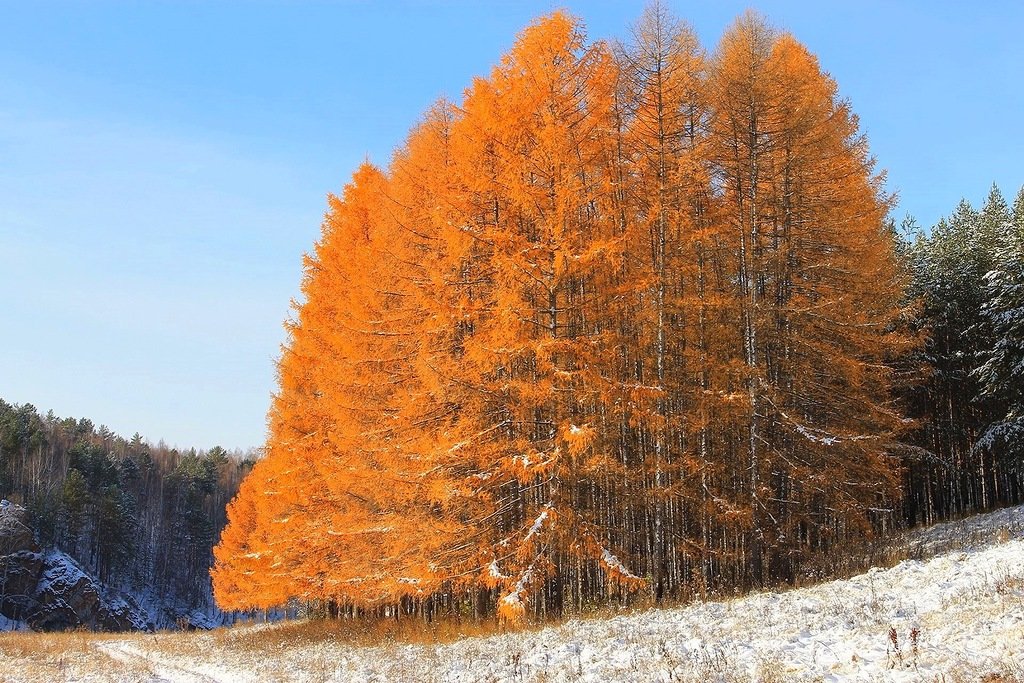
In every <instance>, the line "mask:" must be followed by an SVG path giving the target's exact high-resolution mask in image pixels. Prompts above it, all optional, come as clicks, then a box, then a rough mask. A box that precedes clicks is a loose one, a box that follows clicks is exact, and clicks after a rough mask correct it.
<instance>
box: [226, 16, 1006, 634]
mask: <svg viewBox="0 0 1024 683" xmlns="http://www.w3.org/2000/svg"><path fill="white" fill-rule="evenodd" d="M891 204H892V199H891V198H890V197H888V196H886V195H885V194H884V192H883V191H882V178H881V176H880V175H879V174H878V173H877V172H876V171H875V167H874V160H873V159H872V157H871V156H870V152H869V150H868V146H867V142H866V140H865V138H864V137H863V135H862V134H861V133H860V132H859V130H858V126H857V119H856V116H855V115H854V114H853V112H852V111H851V109H850V106H849V104H848V103H847V102H846V101H844V100H842V99H841V98H840V97H839V96H838V90H837V86H836V84H835V82H834V81H833V80H832V79H831V78H830V77H829V76H828V75H827V74H826V73H825V72H823V71H822V69H821V67H820V65H819V64H818V62H817V59H816V58H815V57H814V56H813V55H812V54H810V53H809V52H808V51H807V49H806V48H805V47H803V46H802V45H801V44H800V43H799V42H797V41H796V40H795V39H794V38H793V37H792V36H791V35H789V34H786V33H783V32H779V31H777V30H775V29H773V28H772V27H771V26H770V25H768V24H767V23H766V22H765V21H764V20H763V19H762V18H760V17H759V16H757V15H756V14H752V13H751V14H746V15H744V16H742V17H741V18H740V19H738V20H737V21H736V23H735V24H734V25H733V26H732V28H730V29H729V30H728V31H727V32H726V34H725V35H724V36H723V37H722V39H721V41H720V43H719V45H718V46H717V48H716V49H715V50H714V51H707V50H705V49H704V48H703V47H702V46H701V45H700V43H699V41H698V40H697V38H696V35H695V34H694V32H693V30H692V29H691V28H690V27H689V26H688V25H687V24H685V23H684V22H681V21H678V20H676V19H675V18H673V17H672V16H670V15H669V14H668V13H667V12H666V11H665V10H664V8H663V7H661V6H659V5H655V6H652V7H651V8H650V9H648V10H647V11H646V12H645V14H644V15H643V17H642V18H641V20H640V21H639V23H638V24H637V26H636V27H635V29H634V30H633V32H632V39H631V40H630V41H629V42H628V43H624V44H616V45H611V44H608V43H604V42H589V41H588V40H587V39H586V36H585V33H584V29H583V26H582V24H581V22H580V21H578V20H577V19H575V18H573V17H571V16H568V15H567V14H565V13H560V12H559V13H554V14H552V15H550V16H547V17H544V18H542V19H540V20H538V21H537V22H536V23H534V24H533V25H531V26H530V27H528V28H527V29H526V30H524V31H523V32H522V33H521V34H520V36H519V38H518V40H517V41H516V43H515V45H514V46H513V47H512V49H511V50H510V51H509V52H508V54H506V55H505V56H504V57H503V58H502V59H501V61H500V63H499V64H498V65H497V66H496V67H495V68H494V69H493V70H492V72H491V73H490V75H489V76H487V77H480V78H477V79H475V80H474V81H473V83H472V85H471V86H470V87H469V88H468V89H467V91H466V93H465V96H464V98H463V99H462V101H461V102H457V103H456V102H449V101H441V102H438V103H437V104H436V105H435V106H434V107H433V108H431V109H430V110H429V111H428V112H427V113H426V115H425V116H424V118H423V120H422V121H421V123H420V124H419V125H417V126H416V127H415V128H414V129H413V130H412V131H411V133H410V135H409V137H408V139H407V140H406V142H405V143H404V144H403V145H402V146H401V147H400V148H399V149H398V150H397V151H396V152H395V154H394V156H393V158H392V160H391V163H390V165H389V166H388V167H387V168H383V169H381V168H377V167H374V166H372V165H370V164H369V163H367V164H364V165H363V166H362V167H360V168H359V169H358V171H357V172H356V173H355V174H354V176H353V180H352V182H351V183H350V184H349V185H347V186H346V187H345V190H344V192H343V193H342V195H341V196H340V197H333V196H332V197H330V199H329V210H328V212H327V214H326V216H325V219H324V223H323V234H322V237H321V239H320V240H319V241H318V242H317V244H316V246H315V249H314V251H313V253H311V254H310V255H308V256H307V258H306V260H305V268H304V278H303V284H302V291H303V295H304V300H303V302H302V303H301V304H299V305H297V307H296V316H295V318H294V320H292V321H290V322H289V323H288V324H287V329H288V333H289V338H288V342H287V344H286V345H285V347H284V350H283V355H282V357H281V359H280V364H279V390H278V392H277V394H276V395H275V397H274V399H273V403H272V406H271V410H270V417H269V423H270V438H269V440H268V443H267V449H266V457H265V458H264V459H262V460H261V461H260V462H258V463H257V464H256V466H255V468H254V470H253V472H252V473H251V474H250V475H249V476H248V477H247V478H246V479H245V480H244V481H243V482H242V485H241V487H240V489H239V494H238V496H237V497H236V498H235V499H234V501H233V502H232V503H231V505H230V507H229V510H228V517H229V522H228V525H227V527H226V528H225V531H224V533H223V535H222V537H221V541H220V543H219V545H218V547H217V548H216V549H215V559H216V561H215V565H214V569H213V578H214V590H215V594H216V598H217V600H218V602H219V603H220V604H221V605H223V606H225V607H227V608H251V607H268V606H272V605H280V604H283V603H286V602H288V601H301V602H304V603H310V604H318V605H322V606H324V607H325V608H326V609H328V610H329V611H331V612H333V613H340V612H346V613H353V614H355V613H359V614H367V613H371V614H373V613H377V614H379V613H382V611H384V612H388V613H422V614H425V615H431V614H436V613H456V614H462V613H470V614H474V615H476V616H486V615H493V614H495V613H497V614H498V615H499V616H500V617H502V618H508V619H518V618H522V617H524V616H526V615H527V614H530V615H534V616H537V617H543V616H545V615H548V614H557V613H562V612H565V611H578V610H580V609H582V608H583V607H585V606H586V605H587V604H591V603H593V602H600V601H608V600H620V599H626V598H627V597H628V596H629V595H630V594H631V593H634V592H636V591H646V592H647V593H648V594H650V595H652V596H653V597H654V599H656V600H662V599H666V598H678V597H685V596H686V595H689V594H690V592H692V591H693V590H695V589H697V588H700V589H701V590H706V589H707V588H708V587H719V588H724V587H729V588H732V587H749V586H759V585H765V584H768V583H771V582H775V581H779V580H786V579H787V578H792V577H793V576H795V575H796V574H797V572H799V570H800V567H801V566H803V565H804V564H805V563H806V562H807V560H808V559H809V558H811V557H812V556H814V555H815V554H817V553H821V552H829V551H833V550H835V549H837V548H841V547H842V546H843V544H844V543H847V542H848V541H849V540H851V539H856V538H862V537H864V536H870V535H873V534H879V533H884V532H886V531H887V530H888V529H890V528H892V527H894V526H899V525H900V524H902V521H903V518H904V516H905V510H904V508H906V510H907V511H910V510H913V511H914V512H912V513H910V514H918V513H919V511H920V508H919V507H914V506H915V505H917V506H920V505H924V506H925V508H926V509H927V511H928V512H927V514H928V515H931V516H936V515H942V514H952V513H953V512H954V511H955V510H958V509H959V510H962V509H967V507H966V506H967V505H968V504H974V503H977V504H981V503H982V502H984V501H988V502H989V503H992V502H995V501H996V500H997V498H994V497H989V498H983V499H974V498H972V499H970V502H968V500H967V499H963V500H961V499H959V498H956V500H957V501H958V502H957V503H955V504H954V503H953V500H954V498H955V496H953V489H954V488H955V486H954V485H953V484H951V483H950V481H948V480H950V479H955V478H956V477H962V478H966V479H973V478H974V477H975V476H979V475H978V473H976V472H975V471H973V470H970V469H969V467H967V468H965V469H964V470H962V471H963V472H964V473H963V474H961V473H960V472H961V471H960V470H957V474H950V472H949V471H946V470H941V471H940V468H942V467H943V466H944V463H945V459H946V458H947V455H948V453H946V452H943V453H941V454H938V455H935V456H934V457H933V456H932V454H935V453H937V451H935V449H934V448H930V449H929V448H927V447H925V446H922V445H920V444H918V443H916V442H915V439H920V440H921V441H924V440H925V436H924V434H926V433H929V434H930V432H928V430H929V427H928V426H927V424H926V423H927V420H928V419H929V417H930V414H931V413H930V412H929V411H932V410H933V409H934V408H935V404H934V403H931V402H932V401H933V399H934V398H935V392H934V391H933V390H932V387H931V385H930V384H929V383H930V382H935V381H937V377H936V376H935V375H927V376H926V374H925V373H924V372H922V369H923V367H924V365H925V364H927V363H929V362H931V358H930V356H929V355H928V354H929V353H930V352H931V349H932V347H931V346H929V344H928V343H924V342H923V341H922V340H923V339H925V338H930V337H929V335H931V334H932V332H931V331H930V330H931V328H930V327H929V323H928V322H927V321H924V318H923V317H922V316H927V315H929V312H928V309H927V307H924V308H923V309H922V308H920V307H919V306H918V304H917V301H918V300H919V297H915V296H911V295H908V294H907V292H908V287H910V288H911V290H913V287H919V286H922V285H921V282H919V281H918V280H915V278H918V277H920V276H922V273H923V271H922V270H920V268H924V267H925V266H924V263H925V261H926V260H927V259H926V258H925V257H924V256H923V254H924V253H925V252H927V251H928V250H929V249H930V246H929V245H930V244H931V242H929V241H928V240H926V239H925V238H922V239H921V240H920V241H919V242H915V243H914V244H913V245H910V244H908V243H906V242H905V241H904V240H902V239H901V238H900V236H899V234H898V232H897V231H896V230H895V229H894V227H893V226H892V225H891V222H890V221H889V220H888V218H887V216H888V212H889V209H890V208H891ZM912 254H913V255H917V256H920V258H919V259H918V260H919V261H920V268H918V265H917V264H918V261H914V260H913V259H912V258H911V255H912ZM917 256H915V257H914V258H917ZM911 264H914V265H913V267H911ZM912 280H913V281H914V283H915V284H914V285H913V286H911V281H912ZM993 282H994V280H993ZM987 286H988V285H986V287H987ZM993 286H994V285H993ZM986 291H987V290H986ZM993 315H994V314H993ZM1001 324H1002V323H1001ZM922 344H923V345H922ZM1002 362H1003V361H998V363H1002ZM993 363H996V361H993ZM986 367H988V366H986ZM993 367H994V366H993ZM972 372H973V370H972ZM993 372H994V371H993ZM986 373H988V374H986ZM989 374H992V373H989V371H988V370H984V371H982V370H979V371H978V372H977V374H972V377H975V378H976V379H977V380H978V381H979V382H981V381H982V379H983V377H988V376H989ZM996 374H998V373H996ZM993 376H995V375H993ZM926 377H927V378H926ZM912 385H913V388H911V386H912ZM935 391H938V389H935ZM986 395H987V394H986ZM966 400H968V401H969V400H972V399H966ZM993 401H994V402H995V401H996V399H995V398H994V397H993ZM907 402H910V403H915V402H916V404H915V405H916V407H915V408H914V409H913V410H912V409H910V408H907V407H906V404H907ZM915 411H916V412H915ZM1014 415H1015V413H1007V419H1008V420H1010V422H1008V423H1007V424H1010V423H1012V420H1014V419H1016V418H1015V417H1014ZM915 416H916V417H918V419H914V417H915ZM942 438H947V437H942ZM999 439H1003V437H998V436H997V435H995V433H993V436H992V443H993V444H995V443H996V442H997V441H999ZM1004 440H1005V439H1004ZM943 443H944V442H943ZM926 452H927V454H926ZM972 453H973V451H972ZM961 455H963V454H962V453H961ZM958 457H959V456H958ZM965 457H970V458H973V459H977V458H979V457H983V456H980V455H969V456H965ZM972 462H974V460H972ZM908 463H909V465H908ZM962 464H963V463H962V462H960V461H957V462H956V463H952V464H951V466H953V467H960V466H961V465H962ZM1005 471H1006V472H1009V470H1008V469H1007V470H1005ZM1001 476H1003V479H1002V480H1001V486H1002V488H1001V489H1000V491H1001V492H1002V493H1001V495H1002V496H1003V498H1007V499H1008V498H1009V497H1012V496H1014V495H1016V492H1017V491H1019V487H1018V488H1017V489H1014V488H1013V486H1012V485H1011V482H1010V480H1011V479H1012V480H1013V481H1017V482H1019V475H1011V474H1004V475H1001ZM1014 477H1018V478H1017V479H1014ZM920 481H930V482H933V483H935V482H940V483H936V484H935V486H934V487H933V488H935V489H936V491H937V493H936V495H935V496H933V497H932V498H927V499H924V500H923V501H917V499H916V497H915V496H916V494H912V495H910V496H905V495H903V494H904V487H905V486H906V485H907V484H908V482H909V483H910V484H911V485H915V486H916V485H918V484H919V482H920ZM972 486H973V484H972ZM968 488H970V487H969V486H968ZM988 490H989V489H986V491H988ZM957 495H960V494H957ZM947 496H948V497H947ZM915 501H916V502H915ZM956 505H960V507H956Z"/></svg>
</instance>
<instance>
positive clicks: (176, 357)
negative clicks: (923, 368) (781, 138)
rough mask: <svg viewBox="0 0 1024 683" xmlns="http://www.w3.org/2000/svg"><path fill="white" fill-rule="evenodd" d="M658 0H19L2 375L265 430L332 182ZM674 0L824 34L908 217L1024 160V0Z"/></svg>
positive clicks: (110, 415) (95, 404) (9, 101)
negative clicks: (459, 100)
mask: <svg viewBox="0 0 1024 683" xmlns="http://www.w3.org/2000/svg"><path fill="white" fill-rule="evenodd" d="M643 4H644V3H643V2H633V1H622V2H575V3H572V2H569V3H551V2H528V1H524V2H496V3H484V2H455V1H451V2H440V1H433V2H427V1H423V2H408V3H398V2H380V3H377V2H340V1H339V2H326V1H324V2H300V1H298V0H295V1H291V2H285V1H284V0H281V1H277V2H275V1H271V0H262V1H261V0H252V1H250V2H244V3H243V2H213V1H207V2H201V1H199V0H194V1H186V0H181V1H177V2H160V1H150V2H137V1H129V0H124V1H122V2H105V1H103V0H89V1H86V0H80V1H77V2H64V3H59V2H46V1H44V0H34V1H33V2H14V1H13V0H10V1H9V0H0V12H2V16H3V19H2V20H0V292H2V293H3V299H4V302H5V304H4V307H3V325H2V327H0V398H3V399H5V400H7V401H9V402H15V403H32V404H34V405H36V406H37V407H38V408H39V409H41V410H43V411H45V410H47V409H53V410H54V411H55V412H56V413H57V414H58V415H62V416H74V417H88V418H90V419H92V420H93V421H95V422H96V423H97V424H106V425H108V426H109V427H110V428H111V429H113V430H114V431H116V432H118V433H121V434H124V435H131V434H132V433H133V432H135V431H138V432H140V433H141V434H143V436H145V437H147V438H148V439H150V440H151V441H154V442H155V441H157V440H159V439H161V438H162V439H164V440H166V441H167V443H169V444H172V445H174V444H177V445H179V446H182V447H188V446H196V447H203V448H205V447H210V446H213V445H215V444H220V445H223V446H225V447H227V448H235V447H239V448H247V447H250V446H256V445H259V444H260V443H261V442H262V441H263V438H264V431H265V414H266V409H267V406H268V404H269V397H270V393H271V391H272V390H273V387H274V359H275V358H276V356H277V355H278V349H279V345H280V343H281V341H282V340H283V332H282V330H281V322H282V321H283V320H284V319H285V317H286V316H288V314H289V301H290V299H291V298H292V297H294V296H296V295H297V294H298V283H299V278H300V274H301V271H300V263H301V256H302V253H303V252H304V251H306V250H308V249H310V248H311V246H312V244H313V241H314V240H315V239H316V238H317V236H318V234H319V223H320V218H321V216H322V214H323V210H324V206H325V202H324V196H325V194H326V193H327V192H329V191H337V190H339V189H340V188H341V186H342V185H343V184H344V183H345V181H346V179H347V177H348V176H349V174H350V173H351V172H352V171H353V170H354V169H355V167H356V166H357V165H358V163H359V162H360V161H362V159H363V158H364V157H366V156H369V158H370V159H371V160H373V161H376V162H379V163H386V161H387V159H388V157H389V155H390V152H391V150H392V149H393V148H394V147H395V146H396V145H397V144H400V142H401V141H402V139H403V138H404V136H405V134H406V132H407V131H408V129H409V127H410V126H411V125H412V124H414V123H415V122H416V120H417V119H418V117H419V116H420V115H421V113H422V112H423V111H424V110H425V109H426V108H427V107H428V106H429V105H430V103H431V102H433V101H434V100H435V99H436V98H437V97H438V96H441V95H448V96H452V97H458V96H459V95H460V93H461V92H462V91H463V89H464V88H465V87H466V86H467V85H468V84H469V81H470V79H471V78H472V76H473V75H476V74H482V73H485V72H487V71H488V70H489V68H490V66H491V65H492V64H493V63H494V62H495V61H496V60H497V59H498V58H499V57H500V55H501V54H502V52H504V51H505V50H506V49H507V48H508V47H509V46H510V45H511V43H512V41H513V40H514V37H515V34H516V32H517V31H518V30H519V29H520V28H521V27H522V26H524V25H525V24H526V23H528V22H529V21H530V19H531V18H532V17H535V16H537V15H539V14H542V13H545V12H547V11H550V10H552V9H555V8H558V7H566V8H568V9H569V10H570V11H572V12H574V13H575V14H577V15H579V16H581V17H582V18H583V19H584V20H585V21H586V23H587V26H588V30H589V34H590V35H591V37H593V38H615V37H622V36H625V35H626V31H627V27H628V25H629V24H630V23H632V22H633V21H634V20H635V19H636V18H637V17H638V16H639V14H640V12H641V10H642V8H643ZM668 5H669V6H670V7H671V8H673V9H674V11H675V12H676V13H677V14H678V15H680V16H681V17H683V18H685V19H687V20H689V21H690V22H691V24H693V26H694V27H695V28H696V30H697V32H698V33H699V34H700V36H701V38H702V39H703V41H704V43H705V44H706V45H707V46H709V47H713V45H714V44H715V42H716V41H717V40H718V38H719V36H720V35H721V33H722V31H723V30H724V29H725V28H726V27H727V26H728V25H729V23H731V21H732V20H733V18H735V16H736V15H737V14H739V13H740V12H742V11H743V10H744V9H745V8H746V7H747V6H748V5H753V6H754V7H756V8H757V9H759V10H760V11H762V12H763V13H764V14H766V15H767V16H768V17H769V18H770V19H771V20H772V21H773V22H774V23H775V24H776V25H777V26H779V27H781V28H784V29H788V30H790V31H792V32H793V33H794V34H795V35H796V36H797V38H798V39H800V40H801V41H802V42H804V43H805V44H806V45H807V46H808V47H809V48H810V49H811V50H812V51H813V52H815V53H816V54H817V55H818V56H819V58H820V60H821V63H822V65H823V67H824V68H825V69H826V70H828V71H830V72H831V73H832V75H833V76H834V77H835V78H836V80H837V81H838V83H839V86H840V90H841V92H842V94H843V95H844V96H845V97H848V98H849V99H850V100H851V101H852V104H853V108H854V111H856V112H857V113H858V114H859V115H860V118H861V125H862V128H863V130H864V131H865V132H866V133H867V134H868V136H869V139H870V141H871V145H872V149H873V152H874V153H875V155H876V156H877V158H878V161H879V165H880V166H881V167H883V168H885V169H887V170H888V185H889V189H890V190H892V191H897V192H899V195H900V198H901V201H900V205H899V208H898V209H897V211H896V215H897V217H900V216H902V215H903V214H904V213H908V212H909V213H911V214H913V215H915V216H916V217H917V218H918V219H919V221H920V222H921V223H922V224H925V225H928V224H931V223H933V222H934V221H935V220H936V219H937V218H938V217H939V216H940V215H942V214H944V213H948V212H949V211H950V210H951V209H952V208H953V206H955V204H956V202H957V201H958V200H959V199H960V198H961V197H966V198H967V199H969V200H971V201H972V202H975V203H978V202H980V201H981V200H982V199H983V198H984V196H985V195H986V194H987V191H988V188H989V187H990V185H991V184H992V182H997V183H998V184H999V185H1000V186H1001V187H1002V188H1003V190H1004V192H1005V193H1006V194H1007V195H1008V196H1011V197H1012V195H1014V194H1015V193H1016V191H1017V190H1018V188H1019V187H1020V186H1021V185H1022V184H1024V132H1022V131H1021V123H1022V113H1024V88H1022V87H1021V83H1022V82H1024V41H1022V40H1021V39H1020V33H1019V30H1020V26H1022V25H1024V3H1020V2H1016V1H1013V2H1009V1H1007V2H985V3H980V5H981V8H980V9H977V8H975V9H972V8H969V6H968V5H966V4H963V3H959V2H947V3H942V2H874V1H866V2H856V3H833V2H820V1H818V2H762V3H749V2H728V1H722V2H683V1H682V0H675V1H672V0H670V1H669V2H668Z"/></svg>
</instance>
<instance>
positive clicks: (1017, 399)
mask: <svg viewBox="0 0 1024 683" xmlns="http://www.w3.org/2000/svg"><path fill="white" fill-rule="evenodd" d="M904 228H905V230H904V232H905V235H906V237H905V239H904V241H903V242H902V244H901V245H900V252H901V256H902V262H903V263H904V267H905V268H906V269H907V271H908V272H909V274H910V277H909V286H908V294H907V297H908V300H909V301H910V302H912V304H913V305H914V306H915V310H914V316H913V318H912V326H913V329H914V330H915V331H916V334H917V335H918V336H919V338H920V342H921V343H920V345H919V346H917V347H916V348H915V349H914V351H913V353H912V354H910V355H908V356H907V357H906V358H905V359H904V361H905V363H906V366H907V367H908V368H913V369H916V370H919V372H916V373H914V374H913V376H912V377H911V378H910V381H907V382H905V383H903V384H902V385H901V386H900V393H901V394H902V395H903V398H904V405H905V406H906V408H907V411H908V415H910V416H911V417H912V418H913V419H914V428H913V430H912V433H911V434H909V435H908V439H909V441H910V443H912V444H913V445H914V446H915V448H916V452H915V453H913V454H911V455H910V456H909V457H907V458H906V459H905V461H904V465H905V468H904V479H905V481H904V487H903V488H904V491H905V495H904V516H905V518H906V521H907V522H908V523H910V524H917V523H931V522H934V521H936V520H938V519H943V518H947V517H950V516H957V515H963V514H965V513H967V512H970V511H973V510H981V509H986V508H990V507H993V506H996V505H1006V504H1010V503H1016V502H1020V501H1021V500H1024V478H1022V474H1024V473H1022V463H1024V188H1021V191H1020V193H1019V194H1018V195H1017V198H1016V200H1015V201H1014V203H1013V206H1012V207H1010V206H1008V205H1007V202H1006V200H1005V199H1004V197H1003V195H1002V194H1001V193H1000V191H999V189H998V188H996V187H995V186H993V188H992V190H991V192H990V193H989V196H988V198H987V200H986V201H985V203H984V206H983V207H982V208H981V210H975V209H974V208H972V207H971V205H970V204H969V203H968V202H966V201H961V202H960V204H959V206H957V207H956V209H955V210H954V211H953V213H952V214H951V215H950V216H949V217H948V218H944V219H942V220H941V221H939V223H938V224H937V225H935V226H933V227H932V228H931V230H930V231H928V232H924V231H922V230H920V229H919V228H918V227H917V226H916V224H915V222H914V221H913V220H912V219H908V220H906V221H905V222H904Z"/></svg>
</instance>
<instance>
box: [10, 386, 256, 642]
mask: <svg viewBox="0 0 1024 683" xmlns="http://www.w3.org/2000/svg"><path fill="white" fill-rule="evenodd" d="M253 461H254V458H253V457H252V455H251V454H250V455H244V454H242V453H240V452H234V453H228V452H227V451H225V450H224V449H223V448H220V447H215V448H212V449H210V450H208V451H197V450H195V449H189V450H186V451H181V450H178V449H175V448H169V447H167V446H166V445H164V444H163V443H160V444H158V445H156V446H154V445H151V444H149V443H147V442H146V441H144V440H143V438H142V437H141V436H140V435H139V434H138V433H136V434H135V435H133V436H132V438H131V439H124V438H122V437H120V436H117V435H116V434H114V433H113V432H111V431H110V430H109V429H108V428H106V427H105V426H100V427H96V426H95V425H94V424H93V423H92V422H91V421H90V420H88V419H84V418H83V419H78V420H76V419H73V418H59V417H57V416H56V415H54V414H53V412H52V411H51V412H48V413H46V414H45V415H42V414H40V413H39V412H38V411H37V410H36V408H35V407H34V406H32V405H31V404H23V405H13V404H10V403H7V402H5V401H3V400H0V497H3V498H5V499H8V500H11V501H13V502H15V503H19V504H22V505H24V506H25V507H26V509H27V511H28V513H29V520H30V522H31V524H32V526H33V528H34V529H35V531H36V533H37V535H38V537H39V541H40V543H41V544H42V545H43V546H44V547H53V548H58V549H60V550H62V551H64V552H66V553H68V554H69V555H70V556H71V557H73V558H74V559H75V560H76V561H78V563H79V564H80V565H81V566H82V567H83V568H84V569H86V570H87V571H89V572H90V573H92V574H93V575H94V576H96V577H97V578H99V579H100V580H101V581H102V582H104V583H105V584H107V585H109V586H112V587H114V588H118V589H121V590H125V591H129V592H131V593H132V594H134V595H136V596H138V597H140V598H142V599H143V602H144V603H146V604H148V605H150V606H153V605H155V606H157V607H158V608H159V609H165V610H167V612H168V613H167V614H165V615H163V616H164V617H166V618H167V619H166V621H167V622H168V623H173V621H174V619H175V618H177V617H181V616H185V614H187V613H188V612H190V611H192V610H197V609H198V610H200V611H203V612H210V611H212V610H214V609H215V608H214V605H213V600H212V592H211V584H210V579H209V568H210V566H211V564H212V559H213V557H212V552H211V551H212V547H213V544H214V542H215V540H216V538H217V537H218V535H219V534H220V530H221V529H222V528H223V526H224V524H225V523H226V516H225V507H226V505H227V502H228V501H229V500H230V499H231V498H232V497H233V496H234V494H235V492H236V491H237V489H238V485H239V482H240V481H241V480H242V478H243V477H244V476H245V474H246V473H247V472H248V471H249V470H250V469H251V467H252V464H253ZM172 612H175V613H174V614H172Z"/></svg>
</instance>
